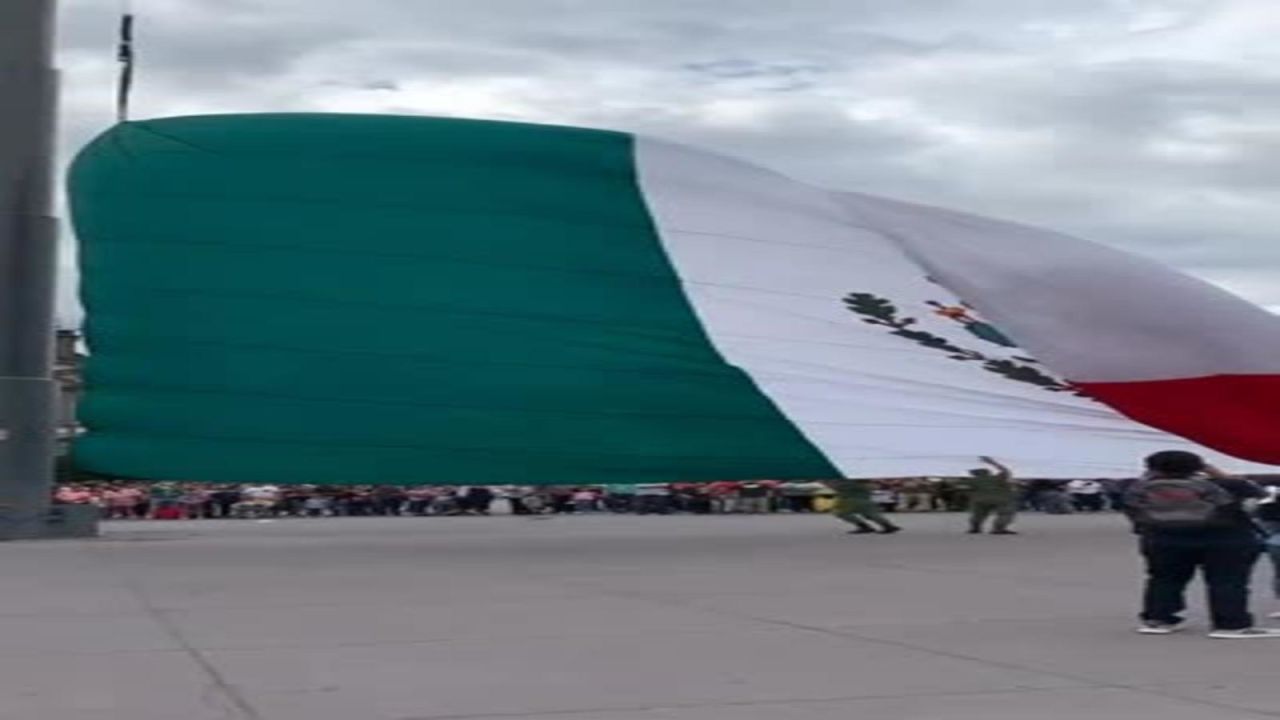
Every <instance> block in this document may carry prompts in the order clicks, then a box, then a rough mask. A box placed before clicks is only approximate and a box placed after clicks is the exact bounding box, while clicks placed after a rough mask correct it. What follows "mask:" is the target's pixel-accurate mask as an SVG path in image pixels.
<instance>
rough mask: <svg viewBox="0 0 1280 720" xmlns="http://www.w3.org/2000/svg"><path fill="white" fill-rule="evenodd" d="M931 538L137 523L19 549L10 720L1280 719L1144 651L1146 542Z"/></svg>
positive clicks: (1230, 661) (1221, 662)
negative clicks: (1142, 553) (1140, 631)
mask: <svg viewBox="0 0 1280 720" xmlns="http://www.w3.org/2000/svg"><path fill="white" fill-rule="evenodd" d="M903 523H904V524H905V525H906V527H907V528H908V532H906V533H903V534H902V535H898V536H894V537H879V536H876V537H851V536H846V535H844V534H843V533H842V530H841V528H839V527H837V524H836V523H835V522H834V521H832V520H831V519H829V518H825V517H805V516H799V517H797V516H785V515H784V516H772V517H614V516H593V517H563V518H552V519H546V520H531V519H525V518H515V517H494V518H429V519H418V518H404V519H398V518H390V519H359V518H353V519H334V520H282V521H278V522H269V523H255V522H223V521H207V522H172V523H136V524H130V523H117V524H113V525H109V526H108V527H107V531H106V536H105V537H104V538H103V539H100V540H93V541H56V542H43V543H14V544H8V545H3V546H0V578H3V580H2V582H3V591H2V592H0V720H215V719H217V720H446V719H448V720H462V719H467V720H498V719H511V718H517V719H525V720H574V719H578V718H581V719H582V720H837V719H839V720H848V719H849V718H865V719H867V720H979V719H980V720H1085V719H1086V718H1088V719H1089V720H1204V719H1205V718H1214V719H1215V720H1246V719H1248V718H1262V717H1280V682H1277V680H1276V671H1277V667H1280V641H1268V640H1258V641H1253V642H1239V641H1237V642H1229V641H1221V640H1209V639H1207V638H1205V637H1203V635H1202V633H1199V632H1196V633H1188V634H1186V635H1182V636H1173V637H1146V636H1138V635H1136V634H1134V633H1132V632H1131V628H1132V624H1133V622H1132V620H1131V617H1130V616H1131V614H1132V610H1133V605H1134V601H1135V596H1136V588H1137V585H1138V576H1137V563H1136V560H1135V557H1134V552H1133V548H1132V541H1131V538H1130V536H1129V535H1128V534H1127V533H1126V531H1125V529H1124V527H1122V523H1121V522H1120V521H1119V520H1118V519H1117V518H1116V517H1111V516H1107V517H1044V516H1034V517H1028V518H1025V520H1024V522H1023V523H1022V529H1023V531H1024V532H1025V534H1024V535H1022V536H1019V537H989V536H983V537H969V536H965V535H962V534H959V533H958V531H959V530H960V529H961V525H962V524H961V521H960V518H958V517H956V516H906V517H904V518H903ZM1259 579H1260V580H1261V579H1262V577H1261V576H1260V578H1259ZM1258 596H1259V598H1260V600H1263V602H1261V603H1260V606H1261V607H1262V608H1267V609H1270V608H1271V607H1272V606H1271V605H1269V604H1267V603H1268V602H1269V601H1265V600H1264V593H1263V592H1262V585H1261V584H1260V586H1259V590H1258ZM1197 623H1198V624H1199V625H1200V627H1203V619H1202V615H1197Z"/></svg>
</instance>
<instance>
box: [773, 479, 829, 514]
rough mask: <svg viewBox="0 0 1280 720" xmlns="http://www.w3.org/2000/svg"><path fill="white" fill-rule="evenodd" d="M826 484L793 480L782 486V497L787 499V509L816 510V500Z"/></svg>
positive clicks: (797, 510) (799, 510)
mask: <svg viewBox="0 0 1280 720" xmlns="http://www.w3.org/2000/svg"><path fill="white" fill-rule="evenodd" d="M824 487H825V486H824V485H823V484H822V483H816V482H799V481H792V482H789V483H786V484H784V485H783V486H782V497H783V498H784V499H786V502H787V509H788V510H790V511H791V512H793V513H811V512H813V511H814V500H816V499H817V496H818V493H819V492H821V490H822V489H823V488H824Z"/></svg>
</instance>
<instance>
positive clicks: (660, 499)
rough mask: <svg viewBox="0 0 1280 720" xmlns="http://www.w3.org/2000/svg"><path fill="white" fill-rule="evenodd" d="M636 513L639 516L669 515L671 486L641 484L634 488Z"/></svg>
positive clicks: (664, 484)
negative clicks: (652, 514)
mask: <svg viewBox="0 0 1280 720" xmlns="http://www.w3.org/2000/svg"><path fill="white" fill-rule="evenodd" d="M636 505H637V507H636V512H637V513H638V514H640V515H648V514H650V513H655V514H658V515H670V514H671V509H672V508H671V486H670V485H667V484H666V483H643V484H640V485H637V486H636Z"/></svg>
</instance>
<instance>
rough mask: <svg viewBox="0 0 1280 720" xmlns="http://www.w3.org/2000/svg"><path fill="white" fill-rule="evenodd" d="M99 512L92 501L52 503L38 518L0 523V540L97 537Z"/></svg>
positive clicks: (100, 512)
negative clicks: (84, 502)
mask: <svg viewBox="0 0 1280 720" xmlns="http://www.w3.org/2000/svg"><path fill="white" fill-rule="evenodd" d="M101 514H102V511H101V510H99V509H98V508H97V507H96V506H94V505H54V506H53V507H52V508H50V510H49V513H48V514H47V515H45V516H44V517H42V518H41V519H40V520H39V521H38V522H26V523H15V524H10V525H8V526H7V527H0V541H4V540H57V539H69V538H94V537H98V534H99V532H98V520H99V517H100V516H101Z"/></svg>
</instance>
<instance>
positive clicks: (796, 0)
mask: <svg viewBox="0 0 1280 720" xmlns="http://www.w3.org/2000/svg"><path fill="white" fill-rule="evenodd" d="M121 5H122V2H121V0H62V6H63V11H62V18H63V25H62V36H61V48H62V51H61V57H60V60H59V62H60V65H61V67H62V70H63V73H64V94H65V104H64V117H63V136H62V137H63V143H62V144H63V150H64V152H65V153H71V152H74V150H75V149H76V148H77V147H79V146H80V145H82V144H83V143H84V142H85V141H86V140H88V139H89V138H91V137H92V136H93V135H94V134H95V133H96V132H98V131H100V130H102V129H103V128H105V127H106V126H107V125H108V124H109V123H110V122H111V121H112V113H113V99H112V96H113V92H114V88H113V83H114V77H115V72H116V68H115V62H114V47H113V45H114V34H115V30H116V22H117V17H118V14H119V12H120V8H121ZM133 5H134V9H135V11H136V12H137V13H138V15H139V20H138V28H137V32H138V38H139V39H138V52H139V56H140V63H141V66H140V70H139V73H138V78H137V86H136V90H135V113H134V115H135V117H140V118H141V117H148V116H161V115H173V114H190V113H206V112H230V111H277V110H304V111H307V110H324V111H350V112H393V113H409V114H430V115H459V116H468V117H483V118H498V119H513V120H527V121H535V122H555V123H567V124H579V125H589V126H595V127H604V128H612V129H618V130H627V131H634V132H642V133H649V134H654V135H659V136H663V137H666V138H670V139H674V140H678V141H683V142H686V143H691V144H695V145H699V146H702V147H705V148H708V149H714V150H719V151H723V152H727V153H732V154H734V155H737V156H740V157H744V158H746V159H750V160H753V161H756V162H759V163H762V164H765V165H768V166H770V167H772V168H775V169H778V170H782V171H784V172H787V173H789V174H791V175H793V176H795V177H797V178H800V179H803V180H808V181H811V182H816V183H820V184H824V185H827V186H830V187H834V188H840V189H849V190H859V191H863V192H870V193H878V194H883V195H889V196H894V197H899V198H904V199H910V200H915V201H919V202H926V203H932V204H938V205H944V206H950V207H955V208H959V209H964V210H969V211H973V212H979V213H984V214H991V215H997V216H1002V217H1007V218H1013V219H1018V220H1023V221H1027V222H1032V223H1036V224H1041V225H1047V226H1052V227H1055V228H1057V229H1060V230H1065V231H1068V232H1072V233H1075V234H1079V235H1083V236H1086V237H1089V238H1091V239H1095V240H1100V241H1102V242H1107V243H1111V244H1114V245H1117V246H1120V247H1123V248H1126V249H1129V250H1132V251H1135V252H1139V253H1143V254H1146V255H1150V256H1152V257H1155V258H1157V259H1160V260H1163V261H1165V262H1167V263H1170V264H1173V265H1175V266H1177V267H1180V268H1182V269H1184V270H1187V271H1189V272H1192V273H1195V274H1197V275H1200V276H1202V277H1205V278H1207V279H1209V280H1211V281H1213V282H1217V283H1219V284H1222V285H1224V286H1225V287H1227V288H1229V289H1231V290H1234V291H1235V292H1237V293H1239V294H1241V295H1244V296H1245V297H1247V298H1250V299H1252V300H1254V301H1257V302H1259V303H1262V304H1265V305H1269V306H1274V307H1276V308H1278V309H1280V282H1278V281H1280V242H1278V241H1277V238H1276V234H1277V227H1278V226H1280V202H1277V200H1280V182H1278V179H1280V169H1278V168H1280V42H1277V40H1276V38H1277V37H1280V11H1277V8H1276V0H786V1H785V2H784V1H781V0H354V1H353V0H133ZM66 261H67V262H68V271H67V276H68V279H69V280H70V279H71V272H70V269H69V267H70V257H69V255H68V257H67V258H66ZM71 284H72V283H71V282H68V283H67V289H66V290H65V291H64V293H63V298H62V304H63V309H62V316H63V318H64V319H70V318H73V317H74V316H75V310H74V302H73V300H72V297H73V296H74V292H73V290H71V289H70V287H71Z"/></svg>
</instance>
